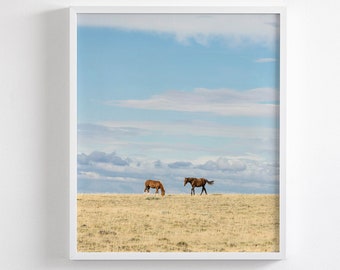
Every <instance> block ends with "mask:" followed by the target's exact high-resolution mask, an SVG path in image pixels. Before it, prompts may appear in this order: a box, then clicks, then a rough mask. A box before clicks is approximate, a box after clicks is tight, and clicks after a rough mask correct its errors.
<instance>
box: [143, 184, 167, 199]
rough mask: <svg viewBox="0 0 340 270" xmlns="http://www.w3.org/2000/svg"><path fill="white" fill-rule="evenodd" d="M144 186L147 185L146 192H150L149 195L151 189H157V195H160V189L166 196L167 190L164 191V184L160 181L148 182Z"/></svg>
mask: <svg viewBox="0 0 340 270" xmlns="http://www.w3.org/2000/svg"><path fill="white" fill-rule="evenodd" d="M144 185H145V189H144V192H148V193H149V190H150V188H155V189H156V192H155V193H158V189H160V190H161V194H162V196H164V195H165V189H164V187H163V184H162V182H161V181H158V180H146V181H145V184H144Z"/></svg>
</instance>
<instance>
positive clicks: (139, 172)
mask: <svg viewBox="0 0 340 270" xmlns="http://www.w3.org/2000/svg"><path fill="white" fill-rule="evenodd" d="M278 44H279V25H278V17H277V16H275V15H204V16H203V15H199V14H191V15H188V14H182V15H175V14H173V15H171V14H168V15H164V14H163V15H157V14H134V15H133V14H129V15H126V14H124V15H123V14H121V15H119V14H115V15H109V14H92V15H91V14H81V15H78V89H77V90H78V192H113V193H140V192H141V191H142V190H143V183H144V181H145V180H146V179H150V178H151V179H161V180H162V182H163V183H164V185H165V187H166V189H167V191H168V192H170V193H185V192H187V191H188V190H187V189H188V187H187V189H185V188H184V187H183V179H184V177H191V176H193V177H205V178H208V179H211V180H215V183H216V184H215V185H214V186H211V187H210V186H209V190H210V191H211V192H222V193H228V192H231V193H234V192H236V193H277V192H278V169H279V164H278V154H279V153H278V133H279V130H278V125H279V118H278V112H279V45H278Z"/></svg>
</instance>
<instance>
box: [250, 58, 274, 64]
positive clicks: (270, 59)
mask: <svg viewBox="0 0 340 270" xmlns="http://www.w3.org/2000/svg"><path fill="white" fill-rule="evenodd" d="M272 62H276V59H275V58H258V59H256V60H255V63H272Z"/></svg>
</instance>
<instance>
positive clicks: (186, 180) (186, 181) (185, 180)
mask: <svg viewBox="0 0 340 270" xmlns="http://www.w3.org/2000/svg"><path fill="white" fill-rule="evenodd" d="M189 182H190V179H189V178H188V177H186V178H184V186H185V185H186V184H188V183H189Z"/></svg>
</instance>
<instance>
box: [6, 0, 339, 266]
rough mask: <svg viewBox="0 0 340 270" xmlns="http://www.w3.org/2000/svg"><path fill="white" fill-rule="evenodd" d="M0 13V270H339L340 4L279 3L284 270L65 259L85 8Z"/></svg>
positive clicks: (33, 1)
mask: <svg viewBox="0 0 340 270" xmlns="http://www.w3.org/2000/svg"><path fill="white" fill-rule="evenodd" d="M1 2H2V3H1V10H0V40H1V42H0V127H1V132H0V147H1V148H0V173H1V174H0V175H1V176H0V179H1V180H0V192H1V196H0V215H1V217H0V239H1V244H0V268H1V269H5V270H6V269H112V268H114V267H117V269H123V268H124V269H137V268H141V267H143V268H148V269H159V268H162V269H174V268H176V269H187V268H188V267H189V266H195V268H196V269H205V268H208V267H209V268H211V265H212V266H213V269H274V270H275V269H289V270H291V269H309V270H311V269H318V270H319V269H339V267H340V266H339V261H338V257H339V253H340V214H339V212H340V211H339V206H340V195H339V192H340V29H339V28H340V16H339V11H340V1H338V0H323V1H317V0H290V1H288V18H287V19H288V22H287V23H288V37H287V39H288V40H287V51H288V52H287V54H288V67H287V68H288V81H287V84H288V93H287V259H286V260H285V261H278V262H265V261H256V262H242V261H240V262H236V261H235V262H232V261H229V262H228V261H227V262H199V263H194V262H110V261H109V262H95V261H92V262H71V261H69V260H68V179H67V168H68V152H67V151H68V148H67V142H68V134H67V131H68V129H67V125H68V108H67V102H68V37H67V33H68V19H67V10H65V8H66V7H68V6H69V5H81V4H84V3H86V2H87V3H91V1H62V0H60V1H57V0H25V1H19V0H11V1H10V0H7V1H1ZM122 2H123V1H121V2H120V3H122ZM130 2H132V1H130ZM137 2H138V1H137ZM149 2H150V1H149ZM154 2H155V3H156V2H157V1H154ZM179 2H180V1H179ZM196 2H199V1H196ZM204 2H205V3H206V2H208V1H203V0H201V3H204ZM221 2H223V1H221ZM253 2H254V3H255V4H256V3H257V1H253ZM273 2H275V1H273ZM92 3H94V1H93V2H92ZM101 3H104V4H109V3H113V1H101ZM337 210H338V211H337Z"/></svg>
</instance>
